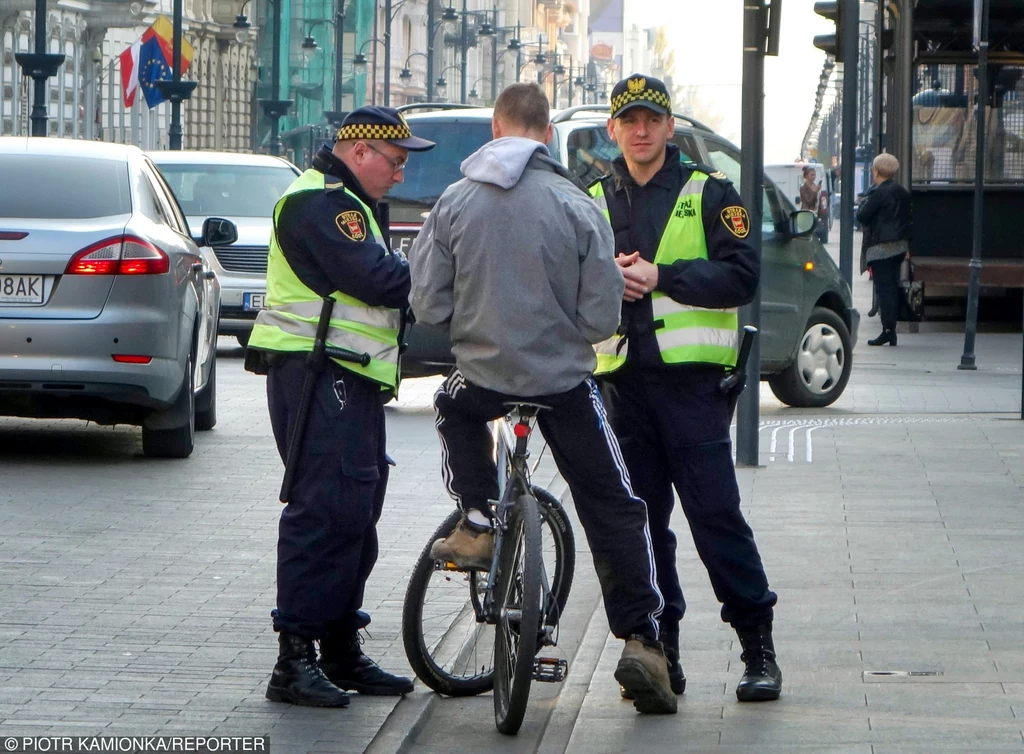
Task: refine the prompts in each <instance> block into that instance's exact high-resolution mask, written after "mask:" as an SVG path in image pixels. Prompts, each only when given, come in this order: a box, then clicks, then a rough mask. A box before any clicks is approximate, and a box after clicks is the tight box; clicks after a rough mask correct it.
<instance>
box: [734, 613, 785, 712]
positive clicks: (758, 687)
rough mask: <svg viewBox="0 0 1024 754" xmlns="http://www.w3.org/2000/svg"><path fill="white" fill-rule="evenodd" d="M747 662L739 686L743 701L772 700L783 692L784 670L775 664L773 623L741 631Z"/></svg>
mask: <svg viewBox="0 0 1024 754" xmlns="http://www.w3.org/2000/svg"><path fill="white" fill-rule="evenodd" d="M736 633H737V635H738V636H739V637H740V644H741V645H742V646H743V654H742V655H740V659H741V660H743V662H744V664H745V665H746V669H745V670H744V671H743V678H741V679H740V682H739V685H738V686H737V687H736V698H737V699H739V700H740V701H741V702H770V701H774V700H775V699H778V698H779V695H780V694H781V693H782V671H781V670H779V666H778V665H777V664H776V663H775V643H774V642H773V641H772V624H771V623H764V624H762V625H760V626H758V627H757V629H755V630H753V631H737V632H736Z"/></svg>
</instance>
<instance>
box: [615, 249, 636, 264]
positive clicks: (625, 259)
mask: <svg viewBox="0 0 1024 754" xmlns="http://www.w3.org/2000/svg"><path fill="white" fill-rule="evenodd" d="M639 258H640V252H639V251H634V252H633V253H632V254H619V255H618V256H617V257H615V263H616V264H617V265H619V267H629V266H630V265H631V264H633V262H635V261H636V260H638V259H639Z"/></svg>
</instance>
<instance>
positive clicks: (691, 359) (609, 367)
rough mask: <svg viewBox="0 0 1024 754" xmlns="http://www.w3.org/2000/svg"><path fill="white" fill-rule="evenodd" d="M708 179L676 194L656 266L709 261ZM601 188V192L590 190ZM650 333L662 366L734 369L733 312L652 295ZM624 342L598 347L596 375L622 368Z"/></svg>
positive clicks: (698, 175)
mask: <svg viewBox="0 0 1024 754" xmlns="http://www.w3.org/2000/svg"><path fill="white" fill-rule="evenodd" d="M707 180H708V176H707V175H706V174H705V173H702V172H700V171H697V170H695V171H693V172H692V173H691V174H690V178H689V180H688V181H687V182H686V185H684V186H683V188H682V190H681V191H680V192H679V197H678V198H677V200H676V204H675V208H674V209H673V210H672V215H671V216H670V217H669V219H668V222H667V223H666V225H665V231H664V232H663V233H662V235H661V240H660V242H659V243H658V251H657V252H656V253H655V255H654V264H672V263H673V262H676V261H678V260H683V259H707V258H708V247H707V239H706V238H705V235H704V219H703V195H704V186H705V185H706V184H707ZM598 187H600V191H599V192H595V191H594V189H597V188H598ZM591 195H592V196H594V198H595V200H597V199H600V201H604V202H605V205H604V208H605V213H606V216H608V217H610V213H609V212H608V210H607V201H606V200H605V197H604V187H603V185H602V184H601V183H598V184H596V185H595V186H594V187H592V189H591ZM651 311H652V314H653V320H654V333H655V338H656V340H657V342H658V350H659V352H660V353H661V359H662V361H663V362H664V363H666V364H691V363H697V364H720V365H722V366H726V367H732V366H735V365H736V356H737V347H738V342H739V334H738V330H739V317H738V314H737V311H736V309H734V308H733V309H704V308H701V307H698V306H689V305H687V304H680V303H679V302H677V301H675V300H673V299H672V298H671V297H670V296H668V295H666V294H664V293H662V292H661V291H653V292H652V293H651ZM624 338H625V336H621V335H615V336H612V337H611V338H609V339H608V340H606V341H604V342H603V343H600V344H598V346H597V347H596V351H597V370H596V371H595V373H596V374H607V373H608V372H613V371H615V370H616V369H619V368H621V367H622V366H623V364H625V362H626V348H625V347H624V345H622V341H623V339H624Z"/></svg>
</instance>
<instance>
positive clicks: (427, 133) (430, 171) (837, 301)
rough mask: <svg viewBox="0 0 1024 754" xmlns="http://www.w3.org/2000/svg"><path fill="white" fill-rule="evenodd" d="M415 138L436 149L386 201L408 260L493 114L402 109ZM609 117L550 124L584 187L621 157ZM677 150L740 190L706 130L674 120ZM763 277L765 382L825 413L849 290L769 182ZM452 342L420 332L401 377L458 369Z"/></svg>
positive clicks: (810, 221) (726, 156)
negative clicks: (610, 132)
mask: <svg viewBox="0 0 1024 754" xmlns="http://www.w3.org/2000/svg"><path fill="white" fill-rule="evenodd" d="M403 109H404V111H405V115H406V118H407V119H408V121H409V124H410V125H411V126H412V128H413V131H414V132H415V133H416V135H417V136H422V137H424V138H426V139H430V140H431V141H434V142H437V147H436V148H435V149H433V150H431V151H429V152H424V153H422V154H418V155H415V156H414V157H413V159H411V160H410V161H409V165H408V167H407V168H406V170H405V182H404V183H401V184H398V185H396V186H395V187H394V188H393V189H392V191H391V193H390V195H389V197H388V200H389V202H390V207H391V239H392V243H393V245H394V246H395V248H399V249H402V250H403V251H406V252H408V251H409V249H410V247H411V246H412V241H413V239H414V238H415V237H416V234H417V233H418V232H419V229H420V227H421V226H422V225H423V221H424V219H425V218H426V216H427V214H428V213H429V212H430V210H431V208H432V207H433V206H434V202H436V201H437V199H438V197H440V196H441V194H442V193H443V192H444V190H445V189H446V188H447V187H448V186H449V185H450V184H452V183H454V182H455V181H457V180H459V179H461V178H462V173H461V172H460V169H459V167H460V165H461V163H462V161H463V160H464V159H465V158H466V157H468V156H469V155H470V154H472V153H473V152H474V151H476V150H477V149H479V148H480V147H481V146H483V145H484V144H485V143H487V142H488V141H490V139H491V112H492V111H491V110H489V109H484V108H473V107H465V106H459V105H454V106H453V105H413V106H409V107H407V108H403ZM607 118H608V110H607V107H598V106H583V107H574V108H570V109H569V110H565V111H563V112H560V113H558V114H557V115H555V117H554V118H552V123H553V124H554V132H555V135H554V139H553V140H552V142H551V144H549V145H548V148H549V149H550V150H551V154H552V156H553V157H554V158H555V159H557V160H559V161H560V162H562V164H564V165H565V166H566V167H568V168H569V170H570V171H571V172H572V173H574V174H575V175H576V176H577V177H578V178H579V179H580V180H581V181H582V182H583V183H584V184H589V183H591V182H593V181H594V180H595V179H597V178H599V177H600V176H601V175H604V174H605V173H606V172H607V171H608V170H609V168H610V165H611V161H612V160H613V159H615V157H617V156H618V154H619V150H618V147H616V145H615V144H614V142H612V141H611V139H610V138H609V137H608V131H607V128H606V123H607ZM673 142H674V143H675V144H676V145H677V146H678V147H679V149H680V151H681V152H682V154H683V157H684V158H685V159H689V160H692V161H694V162H700V163H704V164H707V165H711V166H714V167H715V168H716V169H717V170H720V171H722V172H723V173H725V174H726V175H727V176H729V178H730V179H731V180H732V181H733V182H734V183H735V184H736V185H737V186H738V185H739V182H740V152H739V149H737V148H736V147H735V146H734V145H733V144H731V143H730V142H728V141H727V140H725V139H723V138H722V137H721V136H718V135H717V134H715V133H714V132H713V131H711V129H709V128H707V127H706V126H704V125H702V124H700V123H698V122H696V121H693V120H691V119H689V118H686V117H685V116H680V115H677V116H676V131H675V136H674V137H673ZM762 201H763V218H764V220H763V227H762V230H761V232H762V255H763V256H762V268H761V269H762V272H761V375H762V378H763V379H765V380H767V381H768V384H769V385H770V386H771V389H772V392H773V393H775V395H776V397H777V398H778V399H779V400H781V401H782V402H783V403H786V404H788V405H790V406H800V407H815V406H816V407H820V406H827V405H829V404H831V403H833V402H834V401H835V400H836V399H837V398H839V396H840V395H841V394H842V392H843V389H844V388H845V387H846V383H847V381H848V380H849V378H850V371H851V369H852V367H853V346H854V344H855V343H856V341H857V329H858V325H859V323H860V315H859V313H858V312H857V310H856V309H855V308H854V307H853V299H852V296H851V292H850V286H849V285H848V284H847V283H846V281H844V280H843V278H842V276H841V275H840V273H839V268H838V267H837V266H836V264H835V262H834V261H833V259H832V257H831V256H830V255H829V253H828V252H827V251H826V250H825V247H824V246H822V244H821V242H820V241H819V240H818V239H817V238H816V237H815V235H814V228H815V223H817V218H816V217H815V215H814V213H813V212H809V211H804V212H800V211H797V210H796V209H795V208H794V207H793V205H792V204H791V203H790V202H789V200H788V199H787V198H786V197H784V196H782V195H781V194H780V193H779V192H778V191H777V190H776V187H775V184H774V183H772V181H771V180H770V179H769V178H767V177H766V178H765V185H764V190H763V192H762ZM452 363H453V362H452V355H451V346H450V342H449V341H448V337H447V334H446V333H444V332H441V331H439V330H437V329H434V328H430V327H426V326H423V325H416V326H414V327H413V328H412V331H411V333H410V336H409V349H408V351H407V352H406V354H405V356H404V360H403V363H402V372H403V374H405V375H406V376H424V375H429V374H440V373H444V372H446V371H447V370H448V368H449V367H450V366H451V365H452Z"/></svg>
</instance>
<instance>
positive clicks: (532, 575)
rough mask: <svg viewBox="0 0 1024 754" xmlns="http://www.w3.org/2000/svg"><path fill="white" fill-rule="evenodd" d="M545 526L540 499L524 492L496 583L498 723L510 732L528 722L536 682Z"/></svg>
mask: <svg viewBox="0 0 1024 754" xmlns="http://www.w3.org/2000/svg"><path fill="white" fill-rule="evenodd" d="M540 531H541V530H540V512H539V510H538V506H537V500H536V498H534V497H533V496H532V495H522V496H521V497H520V498H519V500H518V501H517V503H516V507H515V508H513V509H512V512H511V514H510V515H509V521H508V532H507V533H506V534H505V536H504V541H503V542H502V545H501V557H500V562H499V563H498V577H497V583H496V584H495V592H496V594H495V599H496V602H497V607H498V623H497V626H496V631H495V640H494V722H495V724H496V725H497V728H498V730H499V731H500V732H501V733H504V734H506V735H515V734H516V733H518V732H519V727H520V726H521V725H522V724H523V716H524V715H525V714H526V703H527V701H529V698H530V683H531V682H532V681H533V662H534V658H535V656H536V654H537V639H538V634H539V631H540V618H541V601H542V600H543V596H542V590H541V578H542V572H543V568H544V566H543V563H542V561H541V534H540Z"/></svg>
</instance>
